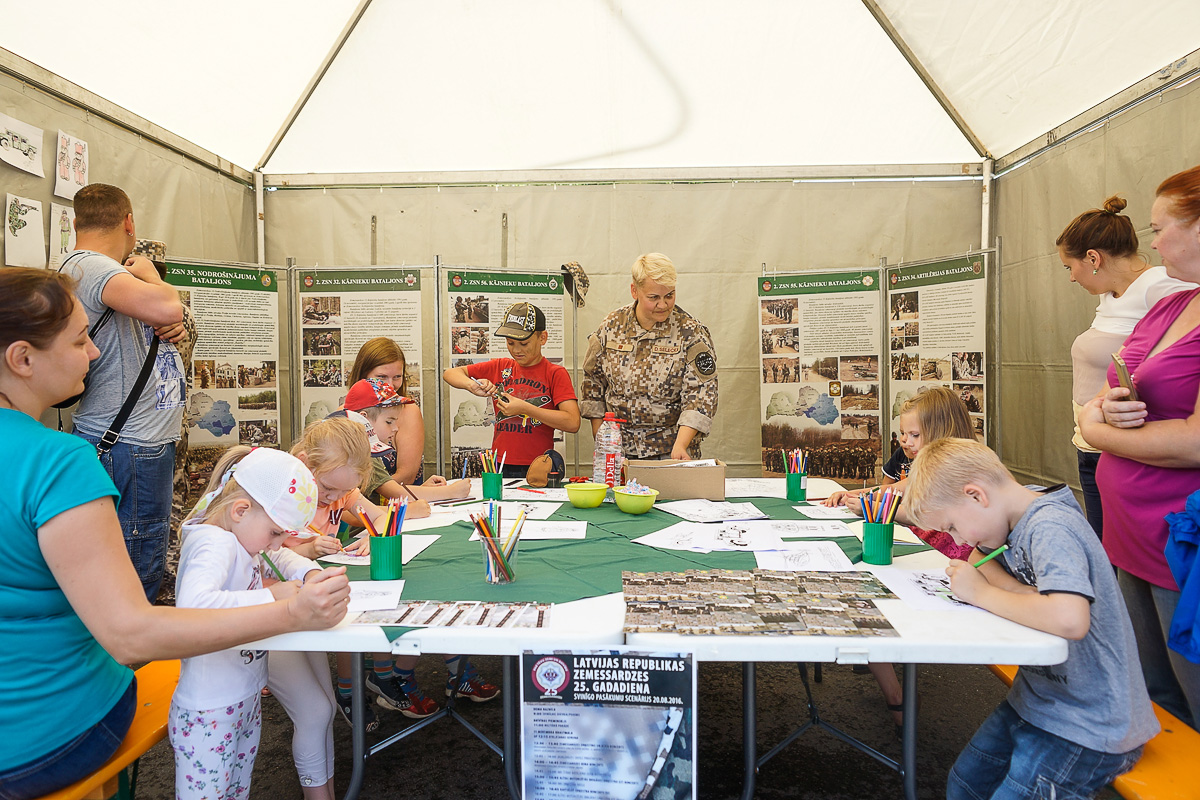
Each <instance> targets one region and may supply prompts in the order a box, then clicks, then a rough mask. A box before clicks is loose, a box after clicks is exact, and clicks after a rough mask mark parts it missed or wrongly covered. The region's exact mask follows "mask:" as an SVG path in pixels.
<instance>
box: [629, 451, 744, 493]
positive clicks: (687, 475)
mask: <svg viewBox="0 0 1200 800" xmlns="http://www.w3.org/2000/svg"><path fill="white" fill-rule="evenodd" d="M684 463H686V462H683V461H627V462H625V479H626V480H632V479H635V478H636V479H637V482H638V483H641V484H644V485H646V486H649V487H650V488H651V489H658V499H659V500H696V499H704V500H724V499H725V463H724V462H723V461H719V460H718V461H717V465H716V466H715V467H681V466H679V465H680V464H684Z"/></svg>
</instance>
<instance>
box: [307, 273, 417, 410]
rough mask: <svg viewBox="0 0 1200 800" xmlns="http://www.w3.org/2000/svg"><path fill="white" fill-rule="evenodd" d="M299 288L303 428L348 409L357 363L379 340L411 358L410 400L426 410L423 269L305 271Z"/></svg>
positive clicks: (407, 378) (407, 379)
mask: <svg viewBox="0 0 1200 800" xmlns="http://www.w3.org/2000/svg"><path fill="white" fill-rule="evenodd" d="M298 285H299V291H300V298H299V304H298V307H299V309H300V314H299V317H300V318H299V323H300V324H299V327H298V328H297V330H299V332H300V335H299V338H300V342H299V345H300V347H299V350H300V424H301V425H302V426H306V425H309V424H311V423H313V422H315V421H317V420H319V419H324V418H325V417H327V416H329V415H330V414H332V413H333V412H334V411H337V410H338V409H339V408H341V407H342V404H343V403H344V402H345V400H346V391H347V389H348V388H349V387H348V385H347V384H348V383H349V382H350V379H351V377H352V374H351V373H352V371H353V368H354V359H355V358H356V357H357V356H358V351H359V349H360V348H361V347H362V346H363V345H364V344H365V343H366V342H368V341H370V340H371V339H374V338H376V337H384V338H387V339H391V340H392V341H394V342H395V343H396V344H398V345H399V346H400V349H401V350H403V351H404V359H405V366H404V375H405V382H404V390H405V392H404V393H405V394H406V395H407V396H409V397H411V398H412V399H413V400H415V401H416V402H417V404H418V405H422V397H421V385H420V379H421V360H422V352H423V351H422V349H421V348H422V342H421V340H422V336H421V273H420V270H419V268H416V267H412V268H408V269H394V268H390V269H389V268H382V269H370V270H366V269H346V270H302V271H301V272H300V274H299V282H298Z"/></svg>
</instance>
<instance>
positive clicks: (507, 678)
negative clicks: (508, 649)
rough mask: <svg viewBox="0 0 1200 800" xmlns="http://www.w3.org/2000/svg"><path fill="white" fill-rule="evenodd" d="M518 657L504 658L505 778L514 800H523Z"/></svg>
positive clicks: (502, 699)
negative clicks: (519, 743)
mask: <svg viewBox="0 0 1200 800" xmlns="http://www.w3.org/2000/svg"><path fill="white" fill-rule="evenodd" d="M517 658H518V656H504V657H503V659H502V661H503V665H504V672H503V680H502V681H501V682H502V683H503V684H504V696H503V697H502V698H500V699H501V701H502V702H503V703H504V777H505V779H506V780H507V781H508V793H509V794H510V795H512V798H513V800H521V772H520V763H519V761H520V758H521V749H520V747H518V746H517V743H518V741H519V739H518V737H519V735H520V724H521V717H520V715H521V692H520V687H519V686H517V677H518V676H517V673H518V669H517Z"/></svg>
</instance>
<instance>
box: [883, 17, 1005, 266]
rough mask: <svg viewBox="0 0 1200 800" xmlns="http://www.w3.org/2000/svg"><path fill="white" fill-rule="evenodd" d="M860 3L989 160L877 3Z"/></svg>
mask: <svg viewBox="0 0 1200 800" xmlns="http://www.w3.org/2000/svg"><path fill="white" fill-rule="evenodd" d="M862 2H863V5H864V6H866V7H867V11H870V12H871V16H872V17H874V18H875V21H876V22H878V23H879V27H881V28H883V32H884V33H886V34H887V36H888V38H889V39H891V40H892V44H894V45H896V49H897V50H899V51H900V55H902V56H904V60H905V61H907V62H908V65H909V66H910V67H912V68H913V72H915V73H917V77H918V78H920V79H921V82H922V83H924V84H925V88H926V89H928V90H929V91H930V92H931V93H932V94H933V96H934V98H935V99H936V100H937V101H938V104H939V105H940V106H941V107H942V109H943V110H944V111H945V112H946V113H947V114H949V115H950V119H952V120H954V124H955V125H956V126H957V127H958V129H959V131H961V132H962V135H963V136H965V137H966V138H967V141H968V142H970V143H971V146H972V147H974V148H975V152H976V153H978V154H979V156H980V157H981V158H991V157H992V154H991V153H989V152H988V149H987V148H986V147H984V144H983V142H982V141H981V140H980V138H979V137H978V136H976V135H975V131H973V130H971V126H970V125H968V124H967V121H966V120H965V119H963V117H962V114H959V113H958V109H956V108H955V107H954V104H953V103H951V102H950V98H949V97H947V96H946V93H945V92H943V91H942V87H940V86H938V84H937V81H935V80H934V79H933V76H932V75H930V74H929V71H928V70H927V69H925V65H923V64H922V63H921V62H920V60H919V59H918V58H917V54H916V53H914V52H913V51H912V48H910V47H909V46H908V42H906V41H904V38H903V37H902V36H901V35H900V32H899V31H897V30H896V26H895V25H893V24H892V21H891V20H890V19H888V18H887V14H884V13H883V9H882V8H880V7H879V3H878V2H876V0H862ZM985 246H986V245H985Z"/></svg>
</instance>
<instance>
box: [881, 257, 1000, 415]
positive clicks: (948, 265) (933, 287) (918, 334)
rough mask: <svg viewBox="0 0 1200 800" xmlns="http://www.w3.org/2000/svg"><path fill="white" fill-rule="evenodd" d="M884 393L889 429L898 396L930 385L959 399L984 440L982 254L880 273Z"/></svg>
mask: <svg viewBox="0 0 1200 800" xmlns="http://www.w3.org/2000/svg"><path fill="white" fill-rule="evenodd" d="M887 283H888V287H887V288H888V323H887V324H888V332H887V337H888V356H889V362H888V369H890V370H891V382H890V392H891V397H890V398H888V402H889V406H888V409H889V413H890V414H891V420H892V428H893V429H895V428H897V427H898V425H899V416H900V408H901V406H903V405H904V401H906V400H908V399H909V398H910V397H913V396H915V395H917V394H918V393H919V392H921V391H922V390H923V389H926V388H928V387H930V386H946V387H949V388H950V389H952V390H953V391H954V393H955V394H957V395H958V396H959V397H960V398H962V401H963V403H965V404H966V406H967V411H969V412H970V414H971V420H972V422H973V423H974V425H975V435H976V436H978V437H980V439H985V437H986V433H987V426H986V419H985V416H984V414H985V411H986V410H987V404H986V402H985V391H986V381H985V380H984V368H985V357H986V349H987V348H986V344H987V280H986V271H985V269H984V256H983V254H978V255H972V256H964V257H959V258H952V259H945V260H942V261H936V262H932V263H927V264H920V265H916V266H911V267H894V268H889V269H888V271H887Z"/></svg>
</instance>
